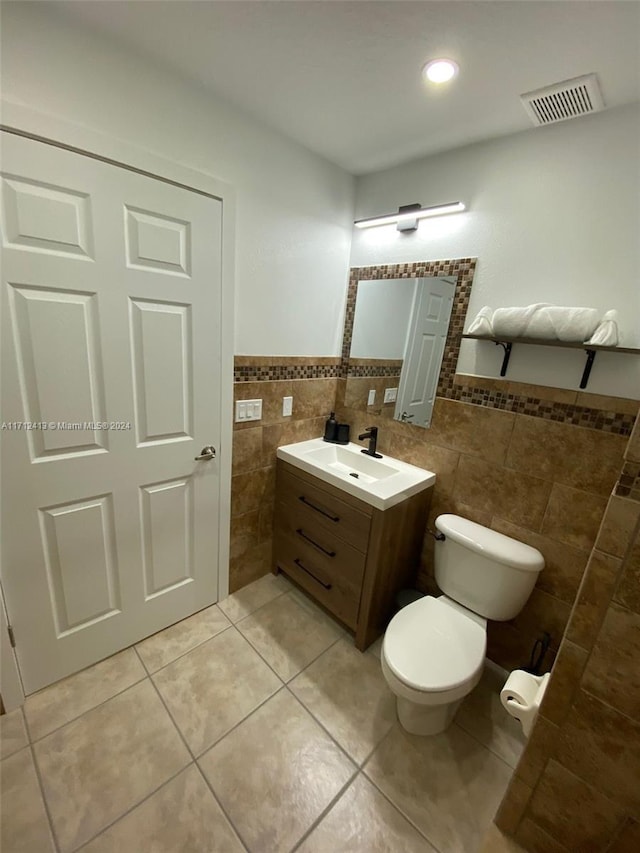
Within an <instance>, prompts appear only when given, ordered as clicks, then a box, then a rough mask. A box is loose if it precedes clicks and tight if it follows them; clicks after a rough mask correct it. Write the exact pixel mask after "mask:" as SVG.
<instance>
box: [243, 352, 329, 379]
mask: <svg viewBox="0 0 640 853" xmlns="http://www.w3.org/2000/svg"><path fill="white" fill-rule="evenodd" d="M339 375H340V359H339V358H335V357H327V358H322V357H316V358H310V357H307V356H246V355H242V356H236V357H235V359H234V367H233V381H234V382H276V381H278V380H283V379H336V378H337V377H338V376H339Z"/></svg>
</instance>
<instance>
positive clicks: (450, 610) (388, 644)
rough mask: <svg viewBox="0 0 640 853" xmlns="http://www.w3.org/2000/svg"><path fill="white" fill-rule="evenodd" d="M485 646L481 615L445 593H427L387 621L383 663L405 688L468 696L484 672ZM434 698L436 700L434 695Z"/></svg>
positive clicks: (484, 624) (484, 629)
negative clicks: (434, 595) (429, 594)
mask: <svg viewBox="0 0 640 853" xmlns="http://www.w3.org/2000/svg"><path fill="white" fill-rule="evenodd" d="M486 646H487V634H486V621H485V620H484V619H483V618H482V617H480V616H477V615H476V614H475V613H472V612H471V611H468V610H465V608H463V607H461V606H460V605H457V604H456V603H455V602H453V601H451V600H449V599H447V598H446V597H445V596H442V597H441V598H433V597H432V596H425V597H424V598H421V599H419V600H418V601H414V602H413V603H412V604H409V605H408V606H407V607H404V608H403V609H402V610H401V611H400V612H399V613H397V614H396V615H395V616H394V617H393V619H392V620H391V622H390V623H389V626H388V628H387V631H386V633H385V637H384V644H383V662H384V664H386V667H387V668H388V670H389V671H390V673H391V674H392V675H393V676H395V679H398V680H399V681H400V682H401V684H402V685H403V687H404V688H405V690H406V689H407V688H408V689H409V690H410V691H418V692H419V693H421V694H438V693H440V694H442V693H447V694H451V693H455V694H456V695H457V694H461V695H465V693H466V692H467V690H468V689H472V688H473V687H474V686H475V684H476V683H477V681H478V679H479V677H480V674H481V672H482V668H483V665H484V657H485V652H486ZM395 679H394V681H395ZM403 692H404V691H403ZM443 698H444V697H443ZM425 700H426V701H428V697H427V696H424V699H423V701H425ZM432 700H435V701H438V700H437V697H436V696H432Z"/></svg>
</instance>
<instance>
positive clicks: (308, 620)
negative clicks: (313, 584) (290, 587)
mask: <svg viewBox="0 0 640 853" xmlns="http://www.w3.org/2000/svg"><path fill="white" fill-rule="evenodd" d="M237 627H238V629H239V630H240V631H242V633H243V634H244V636H245V637H246V638H247V639H248V640H249V642H250V643H251V645H252V646H254V647H255V648H256V649H257V650H258V651H259V652H260V654H261V655H262V657H263V658H264V659H265V660H266V661H268V662H269V664H270V665H271V666H272V667H273V669H275V671H276V672H277V673H278V675H279V676H280V678H282V679H283V680H284V681H289V680H290V679H291V678H293V677H294V675H297V674H298V673H299V672H300V670H302V669H304V667H305V666H307V664H309V663H311V661H312V660H314V658H317V657H318V655H320V654H322V652H324V651H325V650H326V649H328V648H329V646H330V645H332V643H335V641H336V640H337V639H339V638H340V637H341V636H344V632H343V631H342V630H341V629H340V628H339V627H338V626H337V625H336V624H335V622H333V620H332V619H330V618H329V617H328V616H326V615H325V614H324V613H322V612H321V611H320V609H319V608H317V607H316V606H315V605H314V604H312V603H311V602H310V601H308V600H307V599H306V598H303V596H302V595H300V594H297V593H289V594H288V595H282V596H280V597H279V598H276V599H275V600H274V601H271V602H269V604H265V606H264V607H261V608H260V610H257V611H256V612H255V613H252V614H251V616H247V617H246V619H243V620H242V621H241V622H238V626H237Z"/></svg>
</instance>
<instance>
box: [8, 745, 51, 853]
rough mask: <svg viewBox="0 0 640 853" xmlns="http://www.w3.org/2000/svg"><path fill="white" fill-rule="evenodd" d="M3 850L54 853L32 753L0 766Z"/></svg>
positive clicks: (17, 755) (9, 852)
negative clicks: (47, 852)
mask: <svg viewBox="0 0 640 853" xmlns="http://www.w3.org/2000/svg"><path fill="white" fill-rule="evenodd" d="M0 787H1V789H2V798H1V799H0V818H1V819H0V850H3V851H4V853H46V851H47V850H49V851H54V850H55V847H54V845H53V840H52V838H51V830H50V829H49V821H48V820H47V813H46V812H45V809H44V803H43V802H42V794H41V793H40V786H39V785H38V778H37V776H36V771H35V767H34V766H33V759H32V757H31V750H30V749H22V750H21V751H20V752H16V753H14V755H12V756H11V757H10V758H5V759H4V761H3V762H2V764H1V765H0Z"/></svg>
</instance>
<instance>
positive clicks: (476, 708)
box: [456, 667, 527, 768]
mask: <svg viewBox="0 0 640 853" xmlns="http://www.w3.org/2000/svg"><path fill="white" fill-rule="evenodd" d="M505 680H506V677H505V676H503V675H502V674H501V673H500V672H498V671H497V670H495V669H492V668H490V667H487V668H485V671H484V673H483V675H482V680H481V681H480V683H479V684H478V686H477V687H476V688H475V689H474V690H473V691H472V692H471V693H470V694H469V696H467V698H466V699H465V700H464V702H463V703H462V705H461V706H460V710H459V711H458V713H457V714H456V723H457V724H458V725H459V726H460V727H461V728H463V729H464V730H465V731H466V732H468V733H469V734H470V735H472V736H473V737H475V738H476V739H477V740H479V741H480V743H483V744H484V745H485V746H487V747H488V748H489V749H490V750H491V752H494V753H495V754H496V755H497V756H499V757H500V758H502V760H503V761H506V762H507V764H508V765H509V766H510V767H513V768H515V766H516V764H517V763H518V761H519V760H520V756H521V755H522V752H523V750H524V747H525V745H526V742H527V739H526V738H525V736H524V732H523V731H522V726H521V725H520V723H519V722H518V721H517V720H515V719H514V718H513V717H511V716H509V714H507V712H506V711H505V709H504V708H503V707H502V704H501V702H500V690H501V689H502V687H503V686H504V682H505Z"/></svg>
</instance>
